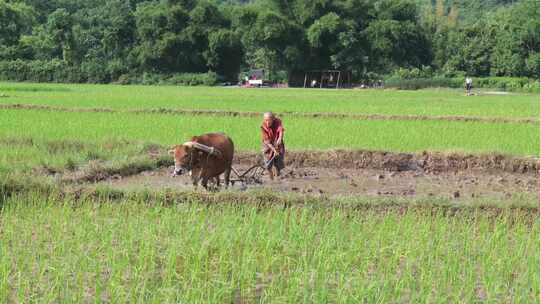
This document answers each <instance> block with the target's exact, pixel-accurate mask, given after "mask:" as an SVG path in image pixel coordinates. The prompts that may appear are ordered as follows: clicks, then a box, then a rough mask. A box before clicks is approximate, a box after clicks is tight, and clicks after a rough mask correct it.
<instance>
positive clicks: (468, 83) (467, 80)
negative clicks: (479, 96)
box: [465, 76, 473, 96]
mask: <svg viewBox="0 0 540 304" xmlns="http://www.w3.org/2000/svg"><path fill="white" fill-rule="evenodd" d="M472 87H473V86H472V78H471V77H469V76H467V77H466V78H465V91H466V93H467V96H471V94H472Z"/></svg>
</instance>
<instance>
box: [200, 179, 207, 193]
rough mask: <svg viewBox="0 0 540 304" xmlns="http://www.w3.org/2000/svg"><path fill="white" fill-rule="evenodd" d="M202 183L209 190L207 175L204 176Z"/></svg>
mask: <svg viewBox="0 0 540 304" xmlns="http://www.w3.org/2000/svg"><path fill="white" fill-rule="evenodd" d="M201 185H202V186H203V187H204V189H206V190H208V178H207V177H203V178H202V181H201Z"/></svg>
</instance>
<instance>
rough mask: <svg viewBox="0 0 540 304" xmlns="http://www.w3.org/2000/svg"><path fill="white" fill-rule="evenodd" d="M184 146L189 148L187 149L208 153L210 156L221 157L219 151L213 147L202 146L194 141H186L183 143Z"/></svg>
mask: <svg viewBox="0 0 540 304" xmlns="http://www.w3.org/2000/svg"><path fill="white" fill-rule="evenodd" d="M184 146H186V147H189V148H195V149H199V150H201V151H204V152H206V153H209V154H210V155H221V151H219V150H218V149H216V148H214V147H209V146H207V145H203V144H201V143H198V142H195V141H188V142H186V143H184Z"/></svg>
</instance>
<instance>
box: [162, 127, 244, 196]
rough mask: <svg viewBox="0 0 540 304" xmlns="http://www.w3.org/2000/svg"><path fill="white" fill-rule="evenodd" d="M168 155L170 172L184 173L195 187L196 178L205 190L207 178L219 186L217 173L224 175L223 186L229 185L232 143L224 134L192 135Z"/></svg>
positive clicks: (175, 173)
mask: <svg viewBox="0 0 540 304" xmlns="http://www.w3.org/2000/svg"><path fill="white" fill-rule="evenodd" d="M169 154H171V155H174V172H173V175H181V174H183V173H185V172H188V173H189V175H190V176H191V181H192V182H193V185H194V186H195V187H196V186H197V185H198V184H199V181H200V182H201V184H202V185H203V187H204V188H205V189H208V181H209V180H215V182H216V185H217V186H219V176H220V175H221V174H224V179H225V187H228V186H229V180H230V175H231V166H232V161H233V156H234V143H233V141H232V140H231V139H230V138H229V137H228V136H227V135H226V134H224V133H206V134H203V135H199V136H193V137H192V138H191V141H188V142H186V143H184V144H182V145H176V146H174V147H173V149H172V150H170V151H169Z"/></svg>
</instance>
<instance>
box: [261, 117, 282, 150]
mask: <svg viewBox="0 0 540 304" xmlns="http://www.w3.org/2000/svg"><path fill="white" fill-rule="evenodd" d="M284 131H285V129H283V124H282V123H281V120H280V119H279V118H274V123H273V124H272V125H271V126H267V125H266V123H265V122H264V121H263V122H262V124H261V137H262V141H263V143H269V144H272V145H273V144H275V143H276V141H277V140H278V138H280V137H281V139H283V132H284Z"/></svg>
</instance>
